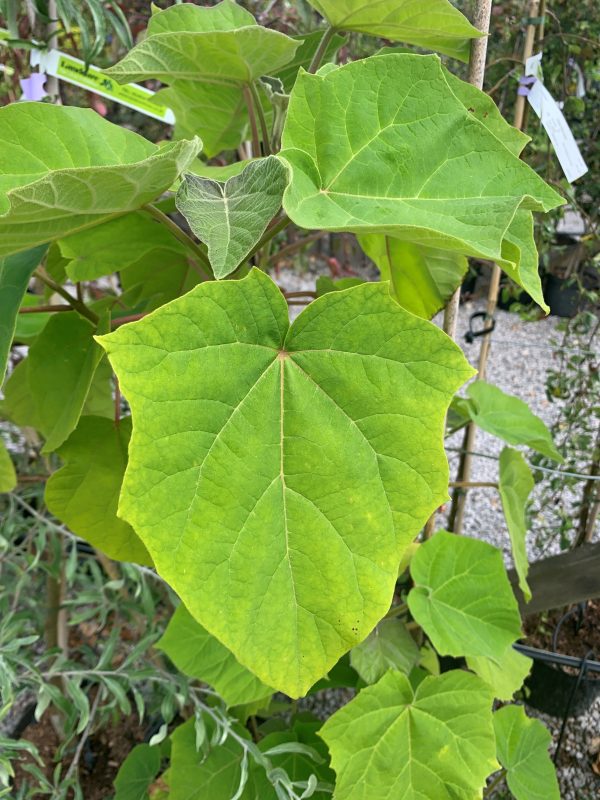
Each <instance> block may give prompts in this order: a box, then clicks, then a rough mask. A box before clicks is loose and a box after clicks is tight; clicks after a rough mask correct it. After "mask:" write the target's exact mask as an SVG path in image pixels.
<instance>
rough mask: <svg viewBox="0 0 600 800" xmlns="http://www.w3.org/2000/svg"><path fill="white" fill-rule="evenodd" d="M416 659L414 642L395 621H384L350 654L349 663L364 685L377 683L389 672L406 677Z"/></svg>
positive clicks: (417, 652)
mask: <svg viewBox="0 0 600 800" xmlns="http://www.w3.org/2000/svg"><path fill="white" fill-rule="evenodd" d="M418 660H419V648H418V646H417V643H416V642H415V640H414V639H413V637H412V636H411V635H410V633H409V632H408V630H407V629H406V625H405V624H404V623H403V622H401V621H400V620H398V619H384V620H382V621H381V622H380V623H379V625H378V626H377V627H376V628H375V630H374V631H373V632H372V633H370V634H369V636H367V638H366V639H365V640H364V642H361V643H360V644H359V645H357V646H356V647H353V648H352V650H351V651H350V664H351V665H352V666H353V668H354V669H355V670H356V671H357V672H358V674H359V675H360V677H361V678H362V679H363V681H365V683H376V682H377V681H378V680H379V679H380V678H382V677H383V675H385V673H386V672H387V671H388V669H397V670H399V671H400V672H404V673H406V674H407V675H408V673H409V672H410V671H411V669H412V668H413V667H414V666H415V665H416V663H417V661H418Z"/></svg>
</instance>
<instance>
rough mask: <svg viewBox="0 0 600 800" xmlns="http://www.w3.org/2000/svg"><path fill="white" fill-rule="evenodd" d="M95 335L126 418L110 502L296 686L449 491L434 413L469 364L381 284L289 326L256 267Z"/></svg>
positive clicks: (266, 669) (330, 299) (238, 650)
mask: <svg viewBox="0 0 600 800" xmlns="http://www.w3.org/2000/svg"><path fill="white" fill-rule="evenodd" d="M100 341H101V343H102V345H103V346H104V347H105V349H106V350H107V352H108V353H109V357H110V360H111V363H112V365H113V368H114V369H115V371H116V373H117V375H118V376H119V380H120V383H121V388H122V390H123V393H124V394H125V396H126V398H127V399H128V401H129V403H130V405H131V408H132V413H133V418H134V423H135V424H134V435H133V438H132V442H131V446H130V460H129V465H128V468H127V473H126V476H125V481H124V485H123V491H122V494H121V499H120V504H119V513H120V515H121V516H122V517H123V518H124V519H127V520H128V521H129V522H130V523H131V524H132V525H133V527H134V528H135V530H136V532H137V533H138V535H139V536H140V537H141V538H142V540H143V541H144V542H145V544H146V545H147V547H148V549H149V550H150V553H151V555H152V557H153V559H154V562H155V564H156V566H157V569H158V571H159V573H160V574H161V575H163V576H164V578H165V579H166V580H167V581H168V582H169V583H170V584H171V585H172V586H173V588H174V589H175V590H176V591H177V593H178V594H179V596H180V597H181V598H182V600H183V602H184V603H185V604H186V607H187V608H188V610H189V611H190V613H191V614H192V615H193V616H194V617H195V618H196V619H197V620H198V621H199V622H200V623H201V624H202V625H203V626H204V627H205V628H207V630H209V631H210V632H211V633H212V634H214V635H215V636H216V637H217V638H218V639H219V640H220V641H222V642H223V644H225V645H226V646H227V647H228V649H230V650H231V651H232V652H233V653H234V654H235V656H236V658H237V659H238V660H239V661H240V662H241V663H242V664H244V665H245V666H247V667H248V668H249V669H250V670H251V671H252V672H253V673H254V674H256V675H257V676H258V677H259V678H261V680H263V682H265V683H267V684H268V685H270V686H273V687H275V688H276V689H281V690H282V691H285V692H286V693H287V694H290V695H292V696H299V695H302V694H304V693H305V692H306V691H307V690H308V688H309V687H310V686H311V685H312V684H313V683H314V682H315V681H316V680H317V679H318V678H320V677H322V676H323V675H324V674H325V673H326V672H327V671H328V670H329V669H330V668H331V667H332V666H333V664H334V663H335V662H336V661H337V660H338V658H339V657H340V656H341V655H342V654H343V653H344V652H345V651H347V650H349V649H350V648H351V647H352V646H354V645H355V644H358V643H359V642H360V641H361V640H362V639H364V638H365V636H366V635H367V634H368V633H369V632H370V631H371V630H372V629H373V627H374V626H375V624H376V623H377V622H378V621H379V619H380V618H381V617H382V616H383V614H384V613H385V612H386V611H387V609H388V608H389V604H390V600H391V596H392V591H393V587H394V583H395V580H396V577H397V568H398V562H399V561H400V557H401V555H402V552H403V550H404V548H405V547H406V546H407V545H408V544H409V543H410V541H411V540H412V539H413V538H414V536H415V535H416V534H417V533H418V531H419V528H420V526H421V525H422V524H423V523H424V521H425V520H426V519H427V517H428V515H429V514H430V512H431V511H432V510H433V509H434V508H436V507H437V506H439V505H440V503H441V502H443V500H444V498H445V497H447V476H448V473H447V462H446V459H445V456H444V454H443V450H442V446H441V445H442V431H443V418H444V414H445V410H446V407H447V405H448V402H449V400H450V397H451V395H452V392H453V390H454V389H455V388H456V387H457V386H458V385H459V384H460V383H461V382H463V381H464V380H465V379H466V378H468V376H469V375H470V374H471V372H472V371H471V368H470V367H469V366H468V365H467V363H466V361H465V360H464V358H463V356H462V353H461V352H460V350H459V349H458V348H457V347H456V346H455V345H454V344H453V342H451V341H450V340H449V339H448V338H447V337H446V336H445V335H444V334H443V333H441V332H440V331H439V330H438V329H437V328H435V326H433V325H431V324H430V323H428V322H425V321H423V320H419V319H417V318H416V317H414V316H413V315H411V314H407V313H406V312H405V311H404V310H403V309H401V308H400V307H399V306H398V305H397V304H396V303H395V302H394V301H393V300H392V299H391V297H390V296H389V293H388V291H387V289H386V287H385V286H382V285H381V284H372V283H369V284H364V285H362V286H358V287H356V288H354V289H349V290H346V291H344V292H334V293H331V294H328V295H326V296H325V297H322V298H319V299H318V300H316V301H315V302H314V303H312V304H311V305H310V306H309V307H308V308H307V309H306V310H305V311H304V312H303V313H302V314H301V315H300V316H299V317H298V319H297V320H296V321H295V322H294V324H293V325H292V326H291V328H290V327H289V321H288V313H287V305H286V303H285V299H284V298H283V295H282V294H281V292H280V290H279V289H278V288H277V286H276V285H275V283H273V281H272V280H271V279H270V278H269V277H267V276H266V275H264V274H263V273H261V272H260V271H258V270H253V271H252V272H251V273H250V275H249V276H248V277H247V278H245V279H244V280H241V281H223V282H214V281H212V282H206V283H203V284H201V285H200V286H198V287H197V288H196V289H194V290H193V291H192V292H190V293H188V294H187V295H186V296H185V297H183V298H180V299H179V300H178V301H176V302H174V303H171V304H169V305H168V306H166V307H164V308H161V309H159V310H158V311H156V312H154V313H153V314H151V315H149V316H147V317H145V318H144V319H142V320H140V321H139V322H136V323H133V324H132V325H127V326H123V327H122V328H120V329H118V330H117V331H116V332H115V333H113V334H111V335H110V336H107V337H101V338H100ZM365 373H366V374H367V375H368V378H369V380H368V381H365V380H364V376H365ZM366 530H368V536H366V535H365V531H366ZM249 563H251V564H252V570H251V572H250V574H249V572H248V564H249ZM315 564H318V569H315ZM242 575H243V578H242V577H241V576H242ZM340 598H343V602H342V601H341V599H340Z"/></svg>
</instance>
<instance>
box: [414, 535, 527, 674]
mask: <svg viewBox="0 0 600 800" xmlns="http://www.w3.org/2000/svg"><path fill="white" fill-rule="evenodd" d="M410 574H411V575H412V579H413V581H414V588H413V589H411V591H410V593H409V595H408V607H409V608H410V612H411V614H412V615H413V617H414V618H415V620H416V621H417V622H418V623H419V625H420V626H421V627H422V628H423V630H424V631H425V633H426V634H427V636H428V637H429V638H430V639H431V642H432V644H433V646H434V647H435V649H436V650H437V651H438V653H440V654H441V655H448V656H487V657H489V658H493V659H496V660H498V659H500V658H502V656H503V654H504V653H505V651H506V649H507V647H510V645H512V643H513V642H515V641H516V640H517V639H518V638H519V637H520V636H521V618H520V616H519V609H518V606H517V601H516V600H515V597H514V595H513V593H512V589H511V586H510V583H509V581H508V576H507V574H506V570H505V568H504V563H503V561H502V553H501V552H500V551H499V550H497V549H496V548H495V547H492V546H491V545H489V544H487V543H486V542H481V541H478V540H476V539H468V538H466V537H463V536H456V535H455V534H452V533H447V532H446V531H439V532H438V533H436V535H435V536H434V537H433V538H431V539H429V540H428V541H426V542H424V543H423V544H422V545H421V547H419V549H418V550H417V552H416V553H415V554H414V556H413V559H412V561H411V564H410ZM482 587H485V591H483V590H482Z"/></svg>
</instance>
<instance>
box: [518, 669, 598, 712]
mask: <svg viewBox="0 0 600 800" xmlns="http://www.w3.org/2000/svg"><path fill="white" fill-rule="evenodd" d="M578 681H579V686H577V682H578ZM525 687H526V688H527V690H528V691H527V694H526V697H525V702H526V704H527V705H529V706H531V707H532V708H536V709H537V710H538V711H544V712H545V713H546V714H550V715H551V716H553V717H563V718H564V717H565V716H566V715H567V713H568V716H569V717H576V716H578V715H579V714H583V713H585V712H586V711H588V709H589V708H590V706H591V705H592V703H593V702H594V700H595V699H596V698H597V697H598V696H599V695H600V678H598V677H593V676H592V677H590V676H586V677H583V678H581V679H580V678H579V676H578V675H577V674H570V673H568V672H565V670H564V669H562V668H561V667H559V666H554V665H551V664H546V663H545V662H544V661H537V660H536V659H535V658H534V661H533V667H532V669H531V673H530V674H529V677H528V678H527V680H526V681H525ZM576 687H577V689H576V691H575V688H576ZM574 691H575V694H573V692H574ZM569 702H570V707H569Z"/></svg>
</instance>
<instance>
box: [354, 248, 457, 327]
mask: <svg viewBox="0 0 600 800" xmlns="http://www.w3.org/2000/svg"><path fill="white" fill-rule="evenodd" d="M358 243H359V244H360V246H361V247H362V249H363V250H364V251H365V253H366V254H367V255H368V256H369V258H370V259H371V260H372V261H374V262H375V264H376V265H377V267H378V269H379V271H380V273H381V280H383V281H390V287H391V292H392V296H393V297H394V298H395V299H396V300H397V301H398V302H399V303H400V305H401V306H402V308H405V309H406V310H407V311H410V312H412V313H413V314H417V316H419V317H423V318H424V319H431V318H432V317H433V316H434V314H437V312H438V311H439V310H440V309H441V308H443V307H444V306H445V305H446V302H447V301H448V299H449V298H450V296H451V295H452V293H453V292H454V290H455V289H457V288H458V287H459V286H460V284H461V283H462V279H463V278H464V276H465V274H466V272H467V269H468V266H469V264H468V261H467V259H466V258H465V256H461V255H460V254H459V253H452V252H450V251H447V250H446V251H445V250H436V249H435V248H433V247H426V246H423V245H419V244H414V243H413V242H403V241H402V240H401V239H396V238H394V237H392V236H385V235H382V234H378V233H371V234H366V235H363V236H359V237H358Z"/></svg>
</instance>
